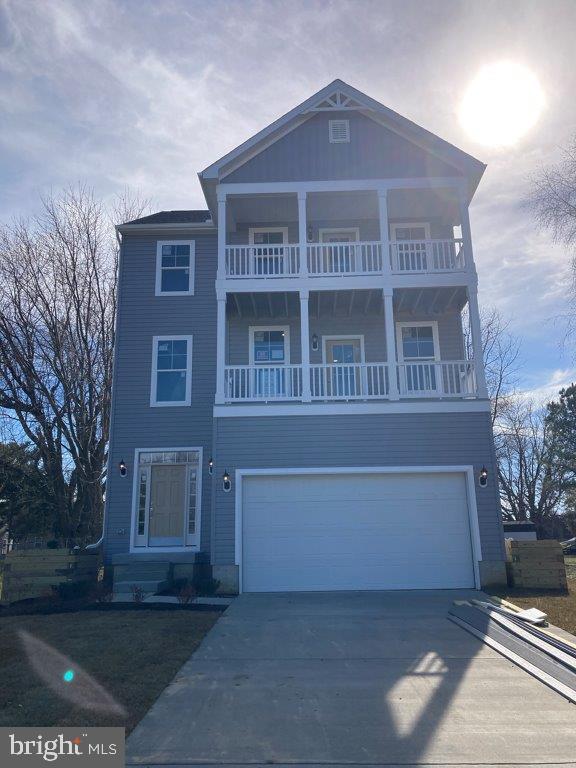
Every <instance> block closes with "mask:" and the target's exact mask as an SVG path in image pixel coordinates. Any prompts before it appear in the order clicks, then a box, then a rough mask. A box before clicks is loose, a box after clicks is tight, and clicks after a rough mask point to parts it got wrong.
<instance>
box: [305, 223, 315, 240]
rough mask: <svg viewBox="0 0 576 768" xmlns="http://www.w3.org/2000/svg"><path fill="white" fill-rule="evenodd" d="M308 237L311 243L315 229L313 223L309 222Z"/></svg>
mask: <svg viewBox="0 0 576 768" xmlns="http://www.w3.org/2000/svg"><path fill="white" fill-rule="evenodd" d="M306 239H307V240H308V242H309V243H311V242H312V240H313V239H314V230H313V229H312V225H311V224H308V226H307V227H306Z"/></svg>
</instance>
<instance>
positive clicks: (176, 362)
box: [150, 336, 192, 405]
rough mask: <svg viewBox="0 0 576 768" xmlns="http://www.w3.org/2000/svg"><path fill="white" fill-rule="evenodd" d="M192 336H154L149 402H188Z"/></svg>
mask: <svg viewBox="0 0 576 768" xmlns="http://www.w3.org/2000/svg"><path fill="white" fill-rule="evenodd" d="M191 390H192V336H155V337H154V342H153V345H152V388H151V396H150V405H190V395H191Z"/></svg>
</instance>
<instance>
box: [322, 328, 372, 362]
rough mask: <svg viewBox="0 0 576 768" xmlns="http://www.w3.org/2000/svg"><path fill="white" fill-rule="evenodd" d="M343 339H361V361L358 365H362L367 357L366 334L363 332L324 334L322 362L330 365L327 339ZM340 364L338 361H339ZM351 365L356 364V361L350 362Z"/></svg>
mask: <svg viewBox="0 0 576 768" xmlns="http://www.w3.org/2000/svg"><path fill="white" fill-rule="evenodd" d="M340 339H342V340H345V341H346V340H348V341H350V340H354V339H359V340H360V362H359V363H356V365H362V364H363V363H364V362H365V360H366V358H365V357H364V334H362V333H350V334H344V333H343V334H335V335H334V336H322V364H323V365H328V364H329V363H328V362H327V360H328V355H327V351H326V348H327V345H326V342H327V341H339V340H340ZM337 365H338V363H337ZM342 365H348V363H342ZM350 365H354V363H350Z"/></svg>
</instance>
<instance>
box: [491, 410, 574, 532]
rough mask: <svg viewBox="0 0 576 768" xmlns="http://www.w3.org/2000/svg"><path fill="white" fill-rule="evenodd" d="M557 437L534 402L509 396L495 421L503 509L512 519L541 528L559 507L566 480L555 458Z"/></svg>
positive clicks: (557, 512)
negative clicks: (496, 422) (531, 523)
mask: <svg viewBox="0 0 576 768" xmlns="http://www.w3.org/2000/svg"><path fill="white" fill-rule="evenodd" d="M556 440H557V435H556V432H555V430H554V429H553V428H552V427H551V425H550V423H549V421H548V420H546V419H545V418H544V411H543V409H542V408H541V407H537V406H536V405H535V404H534V403H533V402H531V401H529V400H527V399H525V398H522V397H516V398H514V399H512V400H510V401H509V402H508V404H507V407H506V409H505V410H504V411H503V412H502V413H501V415H500V419H499V422H498V439H497V441H496V453H497V457H498V475H499V478H498V479H499V484H500V496H501V501H502V510H503V514H504V516H505V517H506V518H508V519H510V520H531V521H532V522H534V523H535V524H536V525H537V526H538V527H539V528H540V529H541V530H545V529H546V527H547V525H548V524H549V523H550V522H551V521H553V520H554V519H555V518H556V517H557V516H558V515H559V514H560V513H561V511H562V500H563V497H564V494H565V493H566V491H567V489H568V487H569V485H570V482H569V478H568V474H567V472H566V469H565V468H564V467H563V466H562V465H561V463H559V462H557V461H555V460H554V457H555V455H556V453H557V446H556V445H555V443H556Z"/></svg>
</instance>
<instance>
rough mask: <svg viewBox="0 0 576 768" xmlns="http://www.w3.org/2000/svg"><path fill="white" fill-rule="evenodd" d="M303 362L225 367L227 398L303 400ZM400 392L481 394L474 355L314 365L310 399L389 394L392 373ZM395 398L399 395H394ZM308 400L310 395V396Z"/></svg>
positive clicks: (377, 397)
mask: <svg viewBox="0 0 576 768" xmlns="http://www.w3.org/2000/svg"><path fill="white" fill-rule="evenodd" d="M303 371H304V367H303V366H302V365H277V366H261V365H234V366H226V367H225V368H224V402H225V403H273V402H290V401H302V400H304V392H303V386H302V385H303V375H304V373H303ZM394 375H395V376H396V381H397V389H398V392H399V396H400V397H401V398H414V399H442V398H462V399H465V398H475V397H477V395H478V393H477V387H476V377H475V367H474V361H473V360H455V361H453V360H450V361H441V362H417V363H398V364H389V363H354V364H345V365H339V364H322V365H310V367H309V376H310V388H309V389H310V400H312V401H325V402H327V401H344V402H349V401H368V400H389V399H391V398H390V377H391V376H394ZM396 399H397V398H396ZM306 401H308V398H306Z"/></svg>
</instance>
